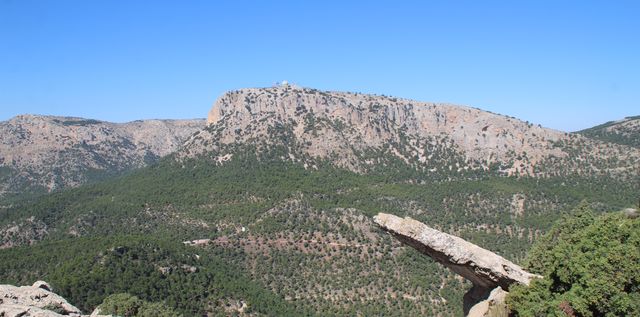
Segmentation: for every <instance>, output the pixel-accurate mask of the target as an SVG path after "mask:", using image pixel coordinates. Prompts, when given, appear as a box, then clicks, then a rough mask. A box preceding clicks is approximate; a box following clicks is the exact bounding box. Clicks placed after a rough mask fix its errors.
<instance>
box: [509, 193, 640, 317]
mask: <svg viewBox="0 0 640 317" xmlns="http://www.w3.org/2000/svg"><path fill="white" fill-rule="evenodd" d="M636 217H637V215H636V216H633V217H629V216H628V215H625V214H623V213H609V214H604V215H601V216H595V215H594V214H593V212H592V211H591V210H589V208H588V207H587V206H584V205H583V206H581V207H580V208H577V209H576V210H574V212H573V214H572V215H569V216H565V217H563V219H561V221H559V222H558V224H556V225H555V226H554V227H553V228H552V229H551V230H550V231H549V232H548V233H547V234H546V235H545V236H544V237H543V238H542V239H540V240H539V241H538V242H537V243H536V245H535V246H534V247H533V249H532V250H531V252H530V253H529V255H528V257H527V260H526V262H525V266H526V267H527V268H528V269H530V270H531V271H533V272H536V273H539V274H541V275H543V276H544V278H543V279H538V280H534V281H533V282H532V283H531V285H530V287H525V286H515V287H513V288H512V289H511V293H510V295H509V299H508V301H509V305H510V306H511V309H512V310H513V312H514V314H515V315H516V316H523V317H524V316H639V315H640V266H639V265H638V263H640V219H636Z"/></svg>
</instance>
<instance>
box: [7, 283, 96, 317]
mask: <svg viewBox="0 0 640 317" xmlns="http://www.w3.org/2000/svg"><path fill="white" fill-rule="evenodd" d="M0 316H3V317H29V316H32V317H58V316H77V317H80V316H83V315H82V312H81V311H80V309H78V308H77V307H75V306H73V305H71V304H69V302H67V300H66V299H64V298H63V297H62V296H60V295H58V294H56V293H53V292H52V291H51V287H50V286H49V284H47V283H46V282H43V281H38V282H35V283H34V284H33V285H32V286H20V287H18V286H13V285H0ZM91 316H95V317H98V316H101V315H97V314H95V315H93V314H92V315H91Z"/></svg>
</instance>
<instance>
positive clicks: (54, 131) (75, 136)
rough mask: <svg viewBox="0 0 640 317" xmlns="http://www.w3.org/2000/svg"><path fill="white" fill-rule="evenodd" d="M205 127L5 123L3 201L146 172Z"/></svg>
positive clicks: (35, 119) (33, 119) (44, 120)
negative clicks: (134, 170)
mask: <svg viewBox="0 0 640 317" xmlns="http://www.w3.org/2000/svg"><path fill="white" fill-rule="evenodd" d="M204 126H205V120H204V119H196V120H141V121H133V122H128V123H110V122H104V121H97V120H91V119H83V118H72V117H53V116H39V115H20V116H16V117H14V118H12V119H11V120H8V121H4V122H0V195H2V194H4V193H10V192H15V191H23V190H25V189H34V188H40V189H45V190H48V191H51V190H54V189H57V188H61V187H66V186H76V185H79V184H82V183H85V182H86V181H87V180H90V179H91V178H96V177H100V175H101V174H108V173H117V172H121V171H124V170H127V169H131V168H135V167H142V166H144V165H145V164H148V163H150V162H153V161H155V160H157V159H158V158H160V157H162V156H165V155H167V154H169V153H171V152H173V151H175V150H176V149H178V147H179V146H181V145H182V143H183V141H184V140H185V139H186V138H187V137H188V136H189V135H191V134H193V133H194V132H196V131H198V130H200V129H202V128H203V127H204Z"/></svg>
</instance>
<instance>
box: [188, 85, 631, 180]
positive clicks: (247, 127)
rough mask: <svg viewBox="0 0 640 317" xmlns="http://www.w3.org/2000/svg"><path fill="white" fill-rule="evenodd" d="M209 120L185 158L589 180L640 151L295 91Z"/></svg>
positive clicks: (219, 107) (402, 104)
mask: <svg viewBox="0 0 640 317" xmlns="http://www.w3.org/2000/svg"><path fill="white" fill-rule="evenodd" d="M207 123H208V127H207V129H205V130H204V131H201V132H200V133H197V134H194V135H193V136H191V137H190V138H189V139H188V140H187V141H186V143H185V147H184V149H185V150H186V153H181V154H179V156H180V157H195V156H198V155H200V154H205V153H208V154H207V155H210V154H211V152H213V153H214V154H213V156H215V157H214V158H213V160H214V161H216V163H222V162H224V161H226V160H228V159H230V158H231V156H233V153H232V152H233V150H230V149H228V148H229V146H230V145H233V144H236V145H237V144H243V143H244V144H247V143H249V144H253V145H256V146H257V147H258V148H261V147H265V146H268V145H274V144H279V145H284V146H285V147H287V148H288V150H287V151H286V152H287V153H285V156H288V157H285V159H289V160H291V161H294V162H301V163H302V164H305V165H306V166H308V167H313V166H314V164H315V163H314V159H315V160H318V159H320V160H330V161H332V162H333V164H335V165H336V166H339V167H343V168H347V169H350V170H352V171H358V172H364V171H366V170H369V169H370V168H371V167H372V166H374V165H376V164H385V162H383V161H381V160H379V158H376V157H367V153H370V152H371V151H374V152H378V153H377V154H376V156H380V155H385V154H390V155H391V156H393V157H395V158H397V159H400V160H402V161H404V162H406V163H409V164H413V165H414V167H415V168H417V169H423V170H434V169H435V170H437V169H439V168H445V169H449V170H455V171H456V172H464V171H468V170H476V171H488V170H491V169H498V170H499V171H500V172H501V173H502V174H504V175H519V176H524V175H526V176H549V175H553V174H554V173H558V172H559V168H558V166H557V165H564V166H563V167H565V168H567V169H568V170H570V171H571V172H578V173H583V174H585V175H589V174H593V173H602V174H606V173H614V174H619V175H624V174H625V173H626V172H627V171H628V170H629V169H630V168H632V166H633V165H634V164H633V163H632V164H628V163H629V162H638V159H637V157H638V156H639V155H640V152H638V151H637V150H636V149H632V150H629V149H627V148H626V147H624V146H619V145H617V144H610V143H606V142H601V141H598V140H593V139H589V138H585V137H582V136H580V135H577V134H572V133H566V132H561V131H557V130H553V129H547V128H543V127H542V126H540V125H533V124H531V123H529V122H525V121H522V120H519V119H516V118H513V117H508V116H504V115H499V114H494V113H491V112H488V111H483V110H480V109H477V108H471V107H467V106H456V105H452V104H445V103H428V102H420V101H414V100H410V99H403V98H396V97H387V96H377V95H368V94H360V93H349V92H324V91H319V90H316V89H310V88H301V87H297V86H288V85H287V86H278V87H270V88H248V89H241V90H235V91H230V92H227V93H226V94H223V95H222V96H221V97H220V98H218V100H217V101H216V102H215V104H214V106H213V107H212V109H211V110H210V112H209V115H208V118H207ZM275 136H277V137H275ZM278 138H279V139H280V140H278ZM283 140H285V141H283ZM265 143H266V144H265ZM283 143H285V144H283ZM601 157H608V158H612V160H613V161H610V162H604V161H603V160H602V159H601ZM634 158H635V159H634ZM614 161H615V162H614ZM496 165H497V166H496Z"/></svg>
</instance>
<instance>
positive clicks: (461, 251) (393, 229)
mask: <svg viewBox="0 0 640 317" xmlns="http://www.w3.org/2000/svg"><path fill="white" fill-rule="evenodd" d="M374 221H375V222H376V223H377V224H378V225H379V226H380V227H381V228H382V229H383V230H385V231H387V232H390V233H391V234H393V235H394V236H395V237H396V238H397V239H398V240H400V241H402V242H403V243H405V244H407V245H410V246H412V247H413V248H415V249H417V250H418V251H420V252H421V253H423V254H426V255H428V256H430V257H431V258H433V259H434V260H436V261H437V262H439V263H441V264H442V265H444V266H446V267H448V268H449V269H451V270H452V271H454V272H456V273H457V274H459V275H461V276H462V277H464V278H466V279H467V280H469V281H471V283H473V284H474V285H475V286H478V287H481V288H485V289H494V288H496V287H498V286H500V287H501V288H502V289H504V290H508V288H509V285H511V284H514V283H518V284H525V285H529V282H530V281H531V279H533V278H537V277H541V276H539V275H535V274H531V273H529V272H527V271H525V270H523V269H522V268H521V267H520V266H518V265H517V264H515V263H513V262H511V261H509V260H507V259H505V258H503V257H501V256H499V255H497V254H495V253H493V252H491V251H489V250H487V249H483V248H481V247H479V246H477V245H475V244H473V243H471V242H468V241H466V240H464V239H461V238H458V237H456V236H453V235H450V234H447V233H444V232H441V231H438V230H436V229H433V228H431V227H429V226H427V225H425V224H423V223H421V222H419V221H417V220H413V219H411V218H409V217H407V218H400V217H397V216H394V215H390V214H384V213H379V214H378V215H377V216H375V217H374Z"/></svg>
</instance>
